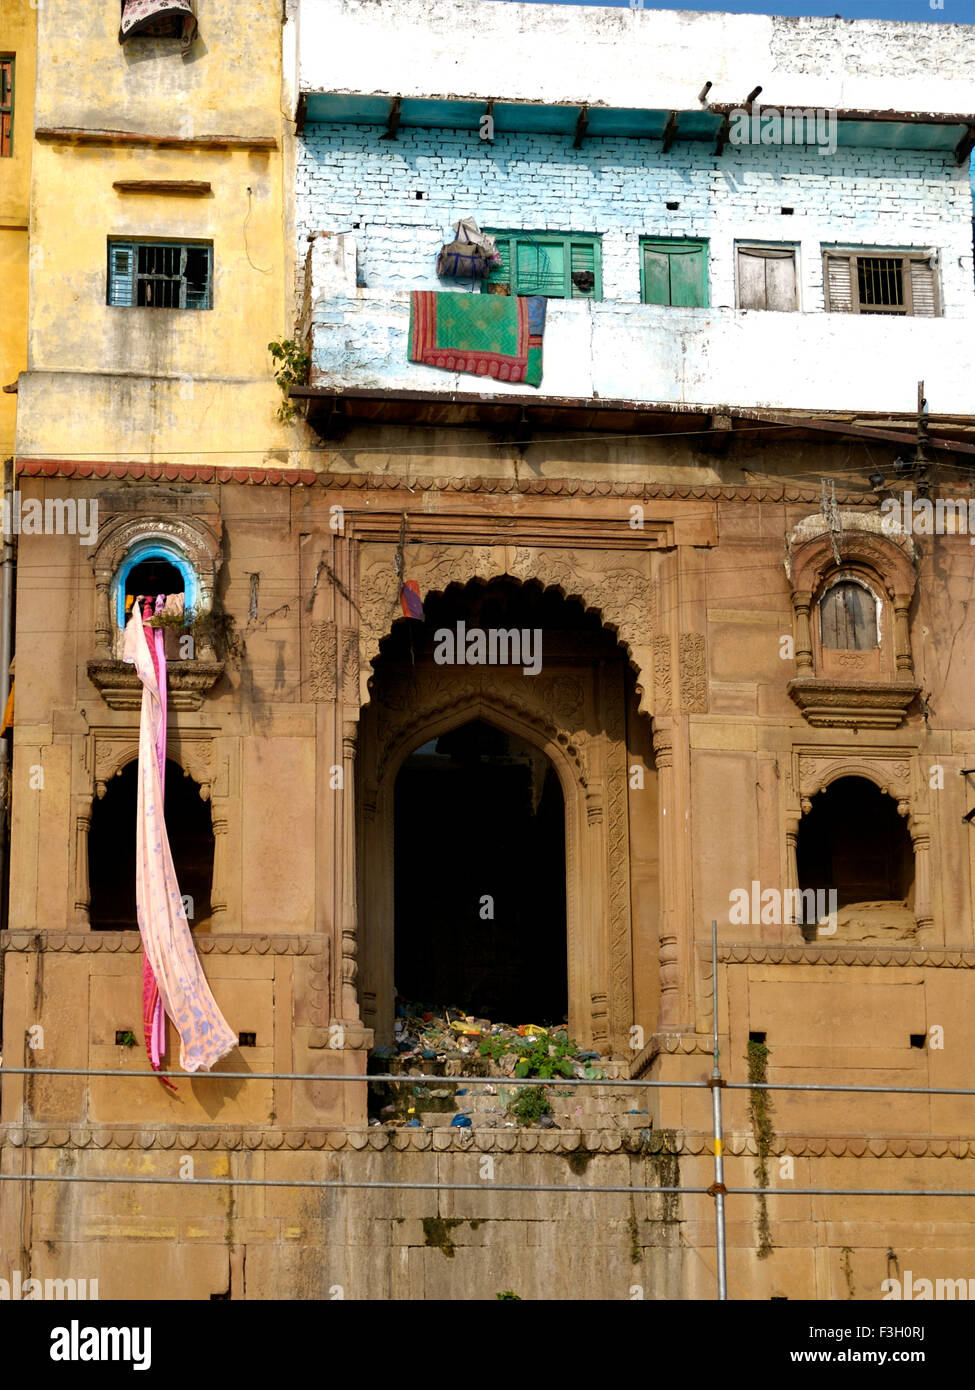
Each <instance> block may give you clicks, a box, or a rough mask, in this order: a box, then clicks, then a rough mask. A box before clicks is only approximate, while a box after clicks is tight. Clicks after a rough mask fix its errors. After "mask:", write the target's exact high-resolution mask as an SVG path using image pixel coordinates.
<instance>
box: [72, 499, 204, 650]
mask: <svg viewBox="0 0 975 1390" xmlns="http://www.w3.org/2000/svg"><path fill="white" fill-rule="evenodd" d="M153 541H159V542H161V543H163V544H167V545H170V546H173V547H175V548H176V549H177V550H178V551H179V552H180V553H181V554H182V555H183V556H185V558H186V560H187V562H188V563H189V564H190V565H191V566H192V568H193V571H194V574H195V576H196V581H197V584H198V586H199V597H198V601H197V608H198V609H199V611H200V612H203V613H205V612H208V611H209V610H210V609H211V608H212V607H213V595H214V591H215V588H216V581H217V572H218V571H219V569H220V565H221V563H222V559H223V557H222V554H221V550H220V541H219V538H218V537H217V534H216V532H215V531H214V530H213V529H212V528H211V527H210V526H208V525H207V523H206V522H204V521H201V520H200V519H199V518H197V517H193V518H188V517H178V518H175V519H168V520H164V519H162V518H161V517H130V516H123V517H115V518H113V519H111V520H109V521H108V522H106V523H105V524H104V525H103V526H101V527H100V528H99V539H98V544H97V545H96V546H94V547H93V549H92V553H91V555H90V557H89V558H90V561H91V566H92V569H93V570H94V573H95V591H96V603H95V650H96V653H97V655H98V656H100V657H107V656H110V655H111V654H112V651H111V648H112V636H113V631H114V628H113V624H112V616H111V607H110V593H111V588H112V581H113V579H114V577H115V575H116V573H117V572H118V569H119V566H120V565H121V564H122V563H123V562H124V560H125V558H126V556H127V555H128V554H129V553H130V552H131V551H132V549H133V548H134V547H135V546H137V545H140V544H143V543H146V542H153Z"/></svg>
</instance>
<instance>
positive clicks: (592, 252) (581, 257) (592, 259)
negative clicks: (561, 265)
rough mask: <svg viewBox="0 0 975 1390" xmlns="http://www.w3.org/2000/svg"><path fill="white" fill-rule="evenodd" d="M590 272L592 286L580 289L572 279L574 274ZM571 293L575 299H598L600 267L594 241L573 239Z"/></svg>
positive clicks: (571, 248)
mask: <svg viewBox="0 0 975 1390" xmlns="http://www.w3.org/2000/svg"><path fill="white" fill-rule="evenodd" d="M577 273H578V274H585V273H589V274H591V275H592V277H593V284H592V288H591V289H588V290H584V289H580V288H579V286H578V285H577V284H576V283H575V281H574V280H573V279H572V276H573V275H576V274H577ZM569 284H570V287H571V288H570V295H571V298H573V299H596V298H597V294H596V291H597V290H598V289H599V267H598V265H597V264H596V245H595V242H592V241H573V242H572V243H571V245H570V256H569Z"/></svg>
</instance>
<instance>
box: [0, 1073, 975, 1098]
mask: <svg viewBox="0 0 975 1390" xmlns="http://www.w3.org/2000/svg"><path fill="white" fill-rule="evenodd" d="M5 1076H110V1077H137V1078H139V1080H142V1081H145V1080H147V1079H148V1080H152V1078H153V1077H159V1076H171V1077H175V1078H176V1079H177V1080H183V1081H203V1080H212V1081H348V1082H357V1083H358V1084H359V1085H364V1084H366V1085H368V1084H371V1083H372V1082H373V1081H389V1082H394V1083H397V1082H398V1083H399V1084H401V1085H406V1084H407V1083H415V1084H416V1085H420V1084H421V1083H422V1084H431V1085H437V1086H612V1087H614V1088H615V1087H624V1086H644V1087H655V1088H661V1089H666V1088H668V1087H676V1088H678V1089H684V1090H697V1091H702V1090H707V1089H708V1082H707V1081H652V1080H645V1079H643V1078H639V1079H637V1080H630V1079H625V1078H620V1079H619V1080H618V1081H614V1080H613V1079H612V1078H611V1077H602V1078H601V1079H599V1080H593V1081H587V1080H586V1079H585V1077H567V1076H558V1077H555V1076H553V1077H538V1076H529V1077H520V1076H518V1077H516V1076H427V1075H425V1074H422V1075H419V1076H392V1075H390V1074H388V1073H386V1072H377V1073H375V1074H372V1073H370V1074H369V1075H367V1076H347V1075H346V1074H345V1073H344V1072H343V1073H342V1074H341V1075H339V1074H333V1073H330V1072H301V1071H195V1072H187V1071H112V1070H110V1069H107V1070H104V1071H99V1070H89V1069H88V1068H85V1067H0V1080H2V1079H3V1077H5ZM724 1089H725V1090H726V1091H844V1092H855V1093H857V1094H861V1093H867V1094H870V1095H897V1096H975V1088H973V1087H971V1086H855V1085H843V1084H842V1083H832V1082H830V1083H828V1084H827V1083H820V1082H814V1081H802V1082H799V1081H725V1082H724Z"/></svg>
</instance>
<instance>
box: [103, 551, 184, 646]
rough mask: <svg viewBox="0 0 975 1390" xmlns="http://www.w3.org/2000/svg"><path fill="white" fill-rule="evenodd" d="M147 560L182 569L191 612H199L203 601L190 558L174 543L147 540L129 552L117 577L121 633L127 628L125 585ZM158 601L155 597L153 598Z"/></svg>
mask: <svg viewBox="0 0 975 1390" xmlns="http://www.w3.org/2000/svg"><path fill="white" fill-rule="evenodd" d="M144 560H165V561H166V562H167V564H170V565H172V566H173V567H174V568H175V569H178V570H179V572H180V575H181V576H182V579H183V595H184V597H183V606H184V608H186V609H187V610H189V609H193V610H194V612H195V610H196V605H197V600H198V597H199V591H200V586H199V582H198V580H197V577H196V570H194V568H193V566H192V565H191V564H190V562H189V560H187V558H186V556H185V555H184V554H183V552H182V551H181V550H180V549H179V547H178V546H177V545H174V544H173V543H172V542H171V541H163V540H145V541H139V543H138V544H137V545H134V546H133V547H132V549H131V550H130V551H129V552H128V554H127V555H126V557H125V559H124V560H123V561H122V563H121V565H119V567H118V572H117V573H116V575H115V581H114V582H115V595H114V605H115V621H116V623H117V624H118V628H119V631H121V630H122V629H123V628H124V627H125V583H126V580H127V579H128V577H129V575H130V574H131V573H132V571H133V570H134V569H135V567H136V565H141V564H142V562H143V561H144ZM153 597H155V595H153Z"/></svg>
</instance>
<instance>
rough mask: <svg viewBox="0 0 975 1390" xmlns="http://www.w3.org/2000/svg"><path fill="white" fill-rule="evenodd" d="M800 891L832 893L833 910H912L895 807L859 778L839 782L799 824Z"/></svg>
mask: <svg viewBox="0 0 975 1390" xmlns="http://www.w3.org/2000/svg"><path fill="white" fill-rule="evenodd" d="M797 860H798V865H797V867H798V870H799V886H800V888H803V889H806V888H812V889H826V890H827V891H828V890H830V889H835V890H836V900H837V906H838V907H839V908H840V909H841V914H842V909H843V908H845V907H849V906H850V905H851V904H869V905H872V906H873V907H874V908H875V909H877V910H880V909H883V908H884V907H885V905H891V906H893V905H895V904H901V905H903V906H904V907H906V908H911V907H913V898H914V849H913V846H912V844H911V837H910V835H909V834H908V831H907V826H906V824H905V822H904V817H903V816H899V815H898V814H897V803H896V801H895V800H894V799H893V798H892V797H890V796H885V795H884V793H883V792H882V791H881V790H880V788H879V787H877V786H875V785H874V783H873V782H870V781H868V780H867V779H866V778H865V777H840V778H838V779H837V780H836V781H835V782H833V783H831V785H830V786H829V787H828V788H827V789H826V791H824V792H820V793H819V795H818V796H815V797H813V802H812V809H811V810H810V811H809V812H808V813H807V814H806V815H805V816H803V818H802V820H801V821H800V823H799V839H798V843H797Z"/></svg>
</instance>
